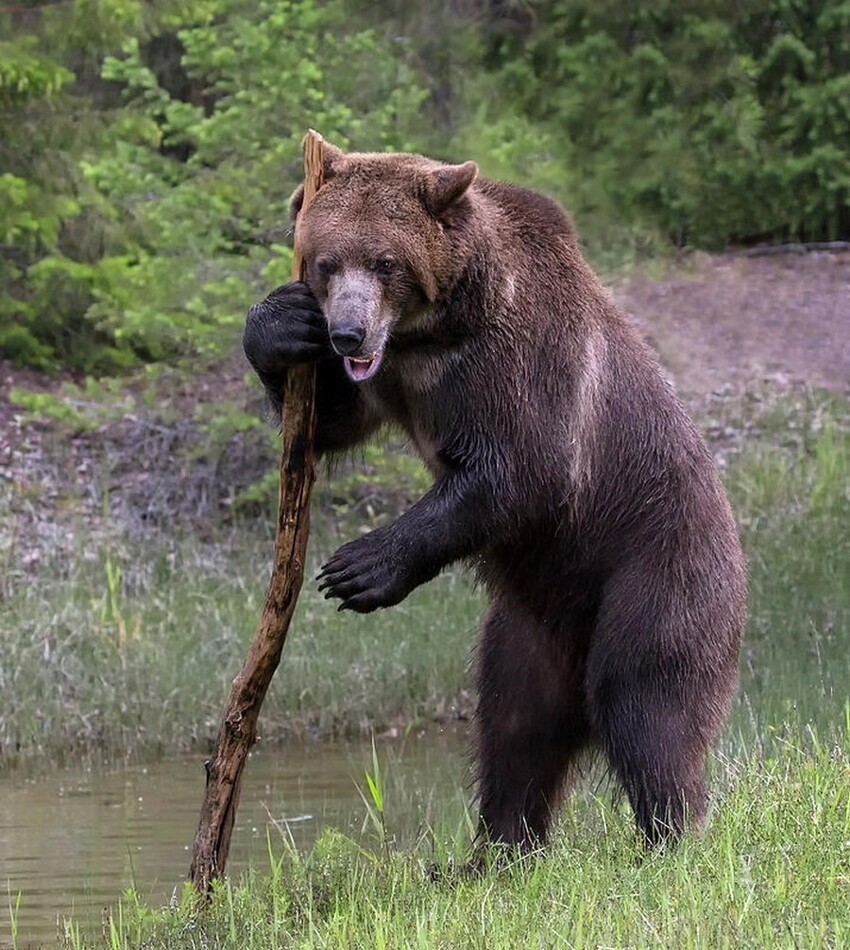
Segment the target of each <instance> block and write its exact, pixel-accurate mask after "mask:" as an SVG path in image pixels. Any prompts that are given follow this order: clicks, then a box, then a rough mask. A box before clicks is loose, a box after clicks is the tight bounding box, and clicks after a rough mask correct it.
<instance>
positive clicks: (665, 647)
mask: <svg viewBox="0 0 850 950" xmlns="http://www.w3.org/2000/svg"><path fill="white" fill-rule="evenodd" d="M636 578H637V576H635V577H632V578H630V581H634V583H631V582H629V583H622V584H620V585H617V584H611V585H609V589H608V591H607V592H606V598H605V601H603V604H602V608H601V610H600V613H599V618H598V622H597V627H596V629H595V631H594V634H593V639H592V643H591V647H590V650H589V653H588V660H587V708H588V715H589V717H590V720H591V723H592V725H593V729H594V734H595V737H597V738H598V740H599V742H600V743H601V745H602V747H603V749H604V750H605V753H606V754H607V757H608V760H609V762H610V764H611V766H612V767H613V769H614V771H615V772H616V774H617V776H618V778H619V779H620V781H621V782H622V784H623V787H624V789H625V791H626V794H627V795H628V797H629V800H630V802H631V805H632V810H633V811H634V814H635V819H636V821H637V825H638V828H639V829H640V830H641V831H642V832H643V834H644V835H645V837H646V841H647V844H648V845H649V846H650V847H652V846H654V845H656V844H658V843H660V842H661V841H663V840H665V839H668V838H669V839H673V840H675V839H676V838H678V837H679V836H680V835H681V834H682V832H683V831H684V830H685V828H686V827H687V826H690V827H693V828H695V829H696V830H699V829H701V827H702V824H703V819H704V817H705V806H706V788H705V768H706V758H707V756H708V751H709V749H710V747H711V746H712V744H713V743H714V742H715V741H716V739H717V736H718V733H719V731H720V728H721V726H722V724H723V720H724V718H725V714H726V711H727V709H728V706H729V702H730V700H731V696H732V692H733V690H734V685H735V658H736V650H735V643H736V641H735V637H734V635H733V633H724V630H723V625H722V623H720V622H715V623H709V622H708V620H707V617H708V616H709V615H708V614H707V613H703V614H702V615H701V614H700V609H699V606H698V605H688V606H687V607H683V606H681V604H680V606H679V609H678V610H674V609H672V606H671V603H670V600H669V599H667V600H665V598H664V597H663V596H662V595H661V594H660V593H659V588H658V587H657V586H656V587H653V585H652V580H651V578H649V579H647V578H646V577H643V578H637V579H636ZM650 607H651V609H648V608H650ZM718 616H719V614H718ZM728 629H729V630H731V629H732V628H731V625H730V626H729V628H728Z"/></svg>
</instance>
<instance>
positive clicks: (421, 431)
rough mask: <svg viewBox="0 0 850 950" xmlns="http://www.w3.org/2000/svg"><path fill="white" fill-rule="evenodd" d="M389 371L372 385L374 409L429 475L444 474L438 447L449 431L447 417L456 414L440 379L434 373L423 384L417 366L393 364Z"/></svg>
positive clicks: (441, 378)
mask: <svg viewBox="0 0 850 950" xmlns="http://www.w3.org/2000/svg"><path fill="white" fill-rule="evenodd" d="M405 363H407V361H405ZM388 369H390V367H388ZM391 369H392V370H393V371H391V372H387V373H386V374H382V377H381V379H380V380H376V381H375V386H374V387H373V388H372V391H371V399H372V401H373V403H374V407H375V409H376V410H377V411H378V413H379V414H380V415H381V416H382V417H383V418H384V419H386V420H387V421H388V422H390V423H393V424H394V425H396V426H398V427H399V428H401V429H402V430H403V431H404V432H405V433H406V434H407V436H408V437H409V438H410V440H411V442H412V443H413V446H414V447H415V448H416V450H417V452H418V453H419V455H420V457H421V458H422V461H423V462H424V463H425V465H426V466H427V468H428V469H429V471H430V472H431V473H432V474H433V475H434V476H439V475H440V474H442V472H443V470H444V465H443V463H442V461H441V459H440V447H441V445H442V443H443V440H444V438H445V433H446V430H447V429H448V428H449V427H450V419H449V418H448V417H450V416H451V415H452V413H453V412H456V411H457V407H456V406H455V407H454V408H453V407H452V406H451V405H449V402H450V400H449V398H448V397H447V395H446V392H445V387H444V386H443V385H442V382H443V379H444V377H443V375H442V374H439V375H438V374H437V373H436V372H435V373H434V374H433V378H432V379H431V381H430V382H429V383H427V384H426V383H425V382H424V380H423V376H422V374H421V372H420V371H421V365H416V366H410V365H405V364H404V363H403V364H402V365H401V366H400V365H399V361H396V362H395V365H394V366H393V367H392V368H391ZM447 413H448V416H447Z"/></svg>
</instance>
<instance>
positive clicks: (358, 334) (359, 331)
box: [331, 327, 366, 356]
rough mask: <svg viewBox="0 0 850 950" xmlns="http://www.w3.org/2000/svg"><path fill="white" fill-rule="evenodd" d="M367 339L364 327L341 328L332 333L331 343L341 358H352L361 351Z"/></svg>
mask: <svg viewBox="0 0 850 950" xmlns="http://www.w3.org/2000/svg"><path fill="white" fill-rule="evenodd" d="M365 337H366V330H365V329H364V328H363V327H339V328H338V329H336V330H332V331H331V343H333V348H334V349H335V350H336V351H337V353H339V355H340V356H351V354H352V353H356V352H357V351H358V350H359V349H360V345H361V344H362V343H363V340H364V339H365Z"/></svg>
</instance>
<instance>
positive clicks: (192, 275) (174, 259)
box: [0, 0, 424, 371]
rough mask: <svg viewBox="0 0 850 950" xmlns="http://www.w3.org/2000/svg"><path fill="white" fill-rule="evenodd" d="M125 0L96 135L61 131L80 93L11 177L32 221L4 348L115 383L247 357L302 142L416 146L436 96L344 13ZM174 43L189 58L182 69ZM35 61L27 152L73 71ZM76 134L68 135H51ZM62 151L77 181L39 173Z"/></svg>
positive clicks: (12, 276) (23, 117) (289, 6)
mask: <svg viewBox="0 0 850 950" xmlns="http://www.w3.org/2000/svg"><path fill="white" fill-rule="evenodd" d="M122 2H124V3H125V5H126V6H127V10H128V12H127V16H126V17H125V20H126V23H127V29H126V30H125V31H123V32H122V31H121V30H118V29H117V27H116V28H115V29H114V30H113V31H112V34H111V37H110V38H111V49H112V50H113V52H112V53H111V54H108V55H102V56H101V57H100V59H99V64H100V65H99V67H98V72H99V75H98V76H97V77H95V79H93V80H92V82H93V83H94V85H95V87H96V93H94V92H93V93H92V94H91V95H90V96H89V98H88V100H86V101H85V102H86V105H93V102H92V101H91V100H93V99H94V98H95V94H96V95H103V96H106V97H107V98H108V101H109V102H110V104H111V105H110V108H109V110H107V111H103V112H101V113H100V115H99V119H98V125H97V127H96V129H95V130H94V134H93V135H92V137H91V138H90V139H89V140H88V141H81V140H80V136H79V135H78V133H77V132H76V131H75V125H74V123H71V122H63V121H62V118H61V117H62V116H63V115H67V114H68V113H69V112H75V111H76V110H79V109H85V107H86V106H85V105H83V103H81V102H80V96H79V95H77V96H73V97H72V96H68V97H66V99H64V100H62V101H61V102H59V101H57V102H56V109H57V111H58V113H59V118H58V120H57V121H56V122H55V123H50V124H49V133H45V134H44V135H42V134H41V133H39V134H38V136H36V139H35V140H30V142H29V145H30V147H31V151H32V153H33V154H32V155H31V156H29V157H27V156H21V155H17V156H16V157H15V159H14V162H13V163H12V164H13V166H14V168H13V172H12V173H9V172H6V173H5V174H3V175H2V176H0V208H5V207H9V208H11V209H12V210H13V211H14V212H15V214H14V216H12V215H11V214H10V215H8V216H7V217H6V218H5V219H4V221H7V222H8V223H6V224H4V227H5V229H6V231H7V232H8V233H7V235H6V241H7V243H9V245H10V247H12V248H13V249H14V253H11V252H10V254H9V255H5V256H3V257H0V262H2V264H0V266H3V267H5V268H6V269H7V275H8V277H9V281H10V284H11V286H12V288H13V289H12V292H11V294H8V295H5V296H3V297H2V298H0V346H2V348H3V350H4V351H6V352H7V354H8V355H10V356H12V357H13V358H15V359H17V360H18V361H19V362H25V363H29V364H31V365H37V366H42V367H49V366H51V365H55V364H56V363H65V364H68V363H70V364H72V365H76V366H79V367H80V368H82V369H84V370H86V371H97V370H100V371H102V370H104V369H118V368H121V367H124V366H127V365H129V364H130V363H132V362H133V360H134V359H136V358H142V359H145V360H165V359H169V358H172V357H174V356H176V355H180V354H187V353H190V354H201V355H205V354H209V353H220V352H222V350H224V351H227V350H229V349H231V348H233V347H234V345H235V343H236V341H237V340H238V338H239V331H240V328H241V324H242V320H243V314H244V311H245V309H246V302H248V301H250V300H251V299H252V298H253V297H254V296H256V295H258V294H259V293H260V292H261V290H262V288H263V287H266V288H268V286H269V284H274V283H279V282H281V281H282V280H283V279H288V271H289V263H290V260H291V258H290V252H289V251H288V250H287V249H286V248H285V247H283V246H282V245H283V241H284V240H285V238H286V236H287V234H288V231H289V216H288V197H289V194H290V193H291V192H292V190H293V189H294V187H295V185H296V184H297V182H298V180H299V179H300V175H301V172H300V149H299V142H300V139H301V136H302V135H303V133H304V130H305V129H306V128H307V127H309V126H310V125H316V126H318V127H319V128H321V129H322V131H323V132H324V133H325V134H326V135H327V136H328V137H329V138H331V139H333V140H334V141H337V142H339V143H340V144H343V145H346V144H354V145H357V144H359V145H361V146H363V147H387V148H394V149H404V148H411V147H413V146H414V145H415V144H416V143H415V141H414V140H413V139H411V138H410V132H409V130H410V128H411V127H412V125H413V124H414V119H418V115H419V107H420V105H421V102H422V99H423V96H424V93H423V92H422V90H421V89H420V88H419V87H418V86H417V85H416V82H415V80H414V77H413V75H412V72H411V70H410V68H409V67H408V66H407V64H406V61H405V59H406V53H405V49H404V48H403V46H396V47H393V46H390V45H388V44H386V43H383V42H382V41H381V39H380V37H379V36H378V35H377V34H376V33H375V32H374V31H372V30H369V29H357V28H356V25H355V26H351V25H350V24H349V22H348V18H347V17H346V14H345V10H344V9H343V6H342V5H341V4H339V3H337V4H321V3H317V2H313V0H300V2H276V0H265V2H261V3H253V2H251V3H249V2H247V0H209V2H203V3H200V2H199V3H188V4H165V3H163V4H153V10H154V13H155V14H157V17H154V19H153V21H152V22H146V23H143V22H142V21H141V20H140V19H139V17H140V16H141V12H140V11H141V5H138V4H130V3H129V2H127V0H122ZM82 6H84V5H83V4H81V3H78V4H76V5H74V10H75V11H77V8H78V7H82ZM94 6H95V7H97V5H94ZM117 6H119V7H122V3H118V4H117ZM122 8H123V7H122ZM131 8H132V10H131ZM133 10H135V11H136V13H138V14H139V17H137V16H135V14H133V15H132V16H131V15H130V13H131V12H132V11H133ZM78 12H81V11H78ZM151 31H152V32H151ZM45 42H46V41H45ZM48 45H49V44H48ZM116 46H120V49H116ZM163 46H165V47H166V48H168V49H169V50H172V48H173V49H176V51H177V52H176V54H175V53H173V52H171V53H170V54H169V56H166V57H165V61H164V62H163V58H162V56H161V50H162V47H163ZM60 52H61V51H60ZM57 55H59V54H58V53H57ZM19 59H20V68H19V69H18V73H17V74H18V75H19V76H24V78H26V77H27V76H29V77H30V78H29V80H28V82H29V85H28V86H25V84H24V83H23V79H21V80H19V82H18V85H19V86H21V87H22V88H29V89H31V90H32V93H31V95H30V97H29V98H28V99H25V100H23V101H21V102H18V101H16V102H15V103H13V105H15V106H16V110H15V111H13V112H12V113H11V117H10V116H9V114H7V113H4V118H3V123H4V125H7V126H8V128H9V130H10V131H9V135H10V141H21V140H23V139H24V138H25V137H26V133H27V131H28V130H29V129H31V128H32V127H33V126H34V125H35V124H36V123H35V117H36V114H39V111H38V110H39V109H41V110H42V112H43V107H44V102H39V104H38V109H36V107H35V106H32V97H33V96H36V95H37V94H39V93H40V95H41V99H47V98H48V97H50V96H54V94H55V93H56V91H58V90H60V89H61V88H62V86H63V84H65V83H67V81H68V79H69V78H70V77H71V74H70V73H68V71H67V70H66V69H64V68H60V67H56V69H55V72H54V74H50V73H49V72H47V70H46V67H44V66H43V62H42V60H40V59H33V58H30V59H24V58H19ZM13 65H14V63H13ZM25 67H26V69H28V70H29V71H28V72H26V73H25V72H24V69H25ZM3 75H5V74H0V77H2V76H3ZM39 77H41V79H40V80H39V81H38V82H37V81H36V80H37V79H39ZM78 79H79V77H78ZM6 85H7V86H8V87H9V88H10V89H11V88H13V87H14V88H15V89H17V88H18V87H17V86H14V84H13V83H12V81H11V80H9V83H7V84H6ZM3 88H6V86H0V90H2V89H3ZM18 99H21V96H18ZM51 104H52V100H51ZM62 128H64V130H65V138H64V139H61V140H60V141H57V142H56V143H51V142H49V141H46V140H45V137H46V136H47V135H48V134H50V135H58V134H59V132H58V131H57V130H59V129H62ZM5 131H6V130H5V129H4V128H3V127H2V126H0V132H4V133H5ZM89 131H91V130H90V129H89ZM4 137H5V135H4ZM39 138H40V139H41V140H40V141H39ZM51 144H55V149H54V151H55V153H56V155H57V161H59V160H61V163H62V164H63V167H65V166H67V168H66V169H65V170H66V172H67V174H66V175H65V176H64V178H61V179H60V178H59V177H57V175H56V174H52V175H51V174H45V175H44V176H40V175H39V168H38V163H37V162H36V160H35V157H34V156H35V153H36V152H39V153H42V152H44V150H45V148H47V149H48V151H49V150H50V146H51ZM18 166H20V167H18ZM51 171H52V170H51ZM45 193H46V194H48V196H49V198H50V202H48V207H45V208H42V207H40V205H39V201H41V200H42V199H43V196H44V194H45ZM71 196H73V197H71Z"/></svg>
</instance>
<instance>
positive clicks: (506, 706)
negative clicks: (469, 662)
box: [477, 598, 589, 851]
mask: <svg viewBox="0 0 850 950" xmlns="http://www.w3.org/2000/svg"><path fill="white" fill-rule="evenodd" d="M570 646H571V645H570V644H569V643H567V642H564V641H558V640H556V639H555V636H554V635H553V634H552V632H551V631H549V630H546V629H544V628H543V627H542V626H540V625H538V624H537V623H536V622H535V621H534V619H533V618H531V617H530V616H529V615H528V613H527V612H526V611H524V610H522V609H521V608H519V607H515V606H514V605H509V604H508V603H506V601H505V599H504V598H501V599H500V601H499V602H498V603H494V604H493V606H492V608H491V610H490V614H489V616H488V618H487V620H486V622H485V624H484V628H483V630H482V634H481V642H480V648H479V650H480V652H479V657H478V671H477V685H478V694H479V701H478V714H477V724H478V749H477V753H478V763H477V764H478V791H479V800H480V808H481V832H482V834H483V835H484V836H486V838H487V839H488V840H490V841H492V842H499V843H502V844H507V845H511V846H517V847H519V848H520V849H521V850H526V851H527V850H530V849H531V848H533V847H535V846H537V845H539V844H541V843H542V842H543V841H544V840H545V838H546V833H547V831H548V828H549V825H550V821H551V816H552V811H553V809H554V807H555V806H556V805H557V803H558V800H559V798H560V796H561V792H562V789H563V786H564V784H565V781H566V779H567V777H568V773H569V770H570V765H571V764H572V763H573V762H574V759H575V757H576V755H577V754H578V753H579V752H580V751H581V749H582V748H583V747H584V746H585V745H586V743H587V741H588V737H589V727H588V724H587V721H586V718H585V715H584V712H583V708H582V697H581V676H580V674H579V672H578V671H577V670H576V669H575V668H574V664H572V663H571V662H570V661H569V657H568V653H567V651H568V649H569V647H570Z"/></svg>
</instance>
